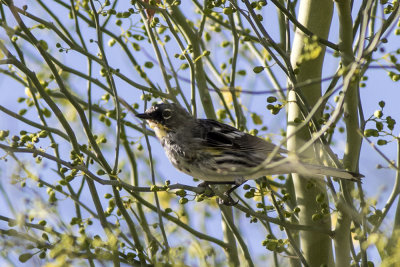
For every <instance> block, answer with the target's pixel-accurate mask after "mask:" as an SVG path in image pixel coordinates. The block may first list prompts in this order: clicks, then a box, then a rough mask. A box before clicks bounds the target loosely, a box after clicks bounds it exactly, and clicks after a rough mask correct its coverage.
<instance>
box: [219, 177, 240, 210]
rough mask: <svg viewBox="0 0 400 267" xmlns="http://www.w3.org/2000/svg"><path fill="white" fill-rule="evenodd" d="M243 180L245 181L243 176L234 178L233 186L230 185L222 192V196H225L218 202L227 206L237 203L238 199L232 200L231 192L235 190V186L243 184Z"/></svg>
mask: <svg viewBox="0 0 400 267" xmlns="http://www.w3.org/2000/svg"><path fill="white" fill-rule="evenodd" d="M245 182H247V180H246V179H244V178H243V177H240V178H237V179H235V182H234V183H233V184H234V186H232V187H231V188H229V189H228V190H227V191H226V192H225V193H224V196H225V197H226V198H225V199H222V200H221V201H220V204H224V205H227V206H234V205H236V204H237V203H239V200H237V201H234V200H233V199H232V197H231V193H232V192H233V191H235V189H236V188H238V187H240V186H241V185H242V184H244V183H245Z"/></svg>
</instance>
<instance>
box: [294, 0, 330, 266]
mask: <svg viewBox="0 0 400 267" xmlns="http://www.w3.org/2000/svg"><path fill="white" fill-rule="evenodd" d="M332 11H333V1H331V0H302V1H301V2H300V9H299V18H298V20H299V22H300V23H301V24H303V25H304V26H305V27H307V28H308V29H309V30H310V31H312V32H313V33H314V34H316V35H317V36H318V37H321V38H324V39H327V37H328V34H329V28H330V24H331V19H332ZM304 38H305V36H304V34H302V32H300V31H296V35H295V38H294V43H293V50H292V54H291V62H292V66H293V68H294V69H295V70H296V78H297V83H304V82H306V81H307V80H309V79H320V78H321V72H322V65H323V60H324V54H325V47H322V51H321V53H320V54H319V56H318V57H317V58H315V59H313V60H308V61H304V62H302V63H301V65H300V66H298V64H297V63H298V62H299V61H300V59H301V57H302V55H303V51H304V47H305V46H306V44H305V42H304ZM301 93H302V95H303V96H304V97H305V100H306V102H307V104H308V105H310V106H313V105H314V104H315V103H316V102H317V101H318V99H319V98H320V97H321V85H320V84H319V83H314V84H312V85H309V86H306V87H302V88H301ZM288 101H289V103H288V128H287V134H288V136H290V135H291V134H292V133H293V132H294V130H295V129H296V123H294V120H295V119H296V118H300V119H303V116H302V113H301V108H300V106H299V105H300V102H299V98H298V95H297V94H296V92H295V91H294V90H292V91H290V92H289V93H288ZM320 115H321V114H320V113H317V114H316V117H318V116H320ZM309 139H310V133H309V130H308V129H302V130H301V131H299V132H298V133H296V135H295V136H293V137H291V138H289V140H288V149H289V150H290V151H293V152H295V151H297V150H298V149H299V148H300V147H301V146H302V145H303V144H304V143H305V142H306V141H308V140H309ZM305 154H307V155H308V156H312V155H313V151H312V149H309V150H308V151H306V152H305ZM309 181H310V180H309V179H305V177H300V176H299V175H297V174H294V175H293V184H294V188H295V192H296V200H297V203H298V206H299V207H300V209H301V212H300V213H299V220H300V222H299V223H300V224H305V225H318V226H319V227H321V226H322V227H326V229H330V227H331V221H330V218H329V217H324V219H323V220H319V221H317V222H314V221H313V220H312V215H313V214H315V213H316V212H317V211H319V210H320V205H319V204H318V203H317V202H316V200H315V199H316V196H317V195H318V194H320V193H325V194H326V189H325V188H324V185H323V184H322V183H318V184H317V186H315V187H313V188H311V189H307V183H308V182H309ZM325 201H326V198H325ZM300 246H301V250H302V252H303V253H304V257H305V259H306V260H307V262H308V263H309V265H310V266H320V265H321V264H327V265H329V266H332V265H333V257H332V242H331V240H330V238H329V237H328V236H327V235H324V234H319V233H315V232H306V231H303V232H300Z"/></svg>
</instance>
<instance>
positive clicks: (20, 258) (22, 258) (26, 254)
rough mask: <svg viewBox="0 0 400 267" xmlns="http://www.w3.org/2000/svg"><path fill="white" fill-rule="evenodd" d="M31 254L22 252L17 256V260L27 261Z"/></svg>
mask: <svg viewBox="0 0 400 267" xmlns="http://www.w3.org/2000/svg"><path fill="white" fill-rule="evenodd" d="M32 256H33V254H32V253H24V254H21V255H20V256H19V257H18V260H19V261H20V262H27V261H28V260H29V259H30V258H32Z"/></svg>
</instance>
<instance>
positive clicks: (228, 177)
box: [136, 102, 364, 205]
mask: <svg viewBox="0 0 400 267" xmlns="http://www.w3.org/2000/svg"><path fill="white" fill-rule="evenodd" d="M136 117H138V118H140V119H142V120H145V121H147V123H148V124H149V126H150V128H152V129H153V130H154V132H155V134H156V137H157V138H158V139H159V141H160V143H161V145H162V147H163V148H164V151H165V153H166V155H167V157H168V159H169V161H170V162H171V163H172V165H173V166H174V167H175V168H177V169H178V170H179V171H181V172H183V173H186V174H188V175H190V176H192V177H194V178H197V179H199V180H202V181H204V182H203V183H202V184H201V186H208V185H209V184H233V185H234V186H232V187H231V188H230V189H229V190H227V191H226V192H225V193H224V195H225V197H226V199H225V200H223V201H222V203H223V204H226V205H234V204H235V203H237V202H234V201H233V200H232V198H231V196H230V193H232V192H233V190H235V189H236V188H238V187H239V186H240V185H241V184H243V183H244V182H246V181H247V180H254V179H257V178H259V177H262V176H266V175H278V174H289V173H298V174H300V175H303V176H307V177H315V178H322V179H323V178H324V176H329V177H336V178H341V179H346V180H351V181H359V180H360V179H361V178H362V177H364V176H363V175H362V174H360V173H356V172H351V171H347V170H344V169H338V168H333V167H328V166H323V165H316V164H310V163H307V162H304V161H301V160H299V159H298V157H288V156H284V155H288V154H289V151H287V150H286V149H284V148H281V147H278V146H276V145H274V144H273V143H270V142H268V141H266V140H264V139H262V138H260V137H257V136H254V135H251V134H249V133H246V132H243V131H240V130H238V129H237V128H235V127H233V126H230V125H228V124H224V123H221V122H219V121H216V120H212V119H197V118H195V117H193V116H192V115H191V114H190V113H189V112H187V111H186V110H185V109H184V108H183V107H181V106H180V105H178V104H176V103H168V102H166V103H165V102H164V103H158V104H155V105H153V106H152V107H150V108H149V109H147V110H146V111H145V112H144V113H140V114H136ZM268 159H269V160H268Z"/></svg>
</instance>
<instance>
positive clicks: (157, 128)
mask: <svg viewBox="0 0 400 267" xmlns="http://www.w3.org/2000/svg"><path fill="white" fill-rule="evenodd" d="M149 126H150V128H151V129H153V130H154V132H155V133H156V136H157V138H158V139H162V138H164V137H165V136H166V135H167V132H168V131H169V129H168V128H167V127H165V126H163V125H161V124H160V123H156V122H154V121H149Z"/></svg>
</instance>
